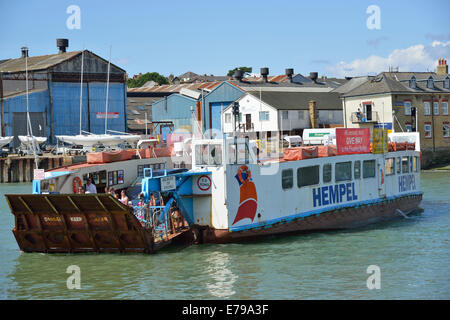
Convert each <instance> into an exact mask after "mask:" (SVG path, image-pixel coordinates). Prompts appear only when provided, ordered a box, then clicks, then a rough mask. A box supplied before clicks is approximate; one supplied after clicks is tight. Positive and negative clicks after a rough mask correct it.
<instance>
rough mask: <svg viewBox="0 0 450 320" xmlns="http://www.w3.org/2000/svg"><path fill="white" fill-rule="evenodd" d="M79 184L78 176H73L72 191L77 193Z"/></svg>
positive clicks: (80, 184)
mask: <svg viewBox="0 0 450 320" xmlns="http://www.w3.org/2000/svg"><path fill="white" fill-rule="evenodd" d="M81 186H82V182H81V179H80V178H79V177H75V178H73V181H72V188H73V193H78V189H79V188H80V187H81Z"/></svg>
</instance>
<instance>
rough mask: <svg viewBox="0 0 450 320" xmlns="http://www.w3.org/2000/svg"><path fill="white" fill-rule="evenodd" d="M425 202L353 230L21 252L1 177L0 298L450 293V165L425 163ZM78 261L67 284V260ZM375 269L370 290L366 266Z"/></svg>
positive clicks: (22, 188)
mask: <svg viewBox="0 0 450 320" xmlns="http://www.w3.org/2000/svg"><path fill="white" fill-rule="evenodd" d="M422 190H423V191H424V198H423V201H422V203H421V207H422V208H423V209H424V211H423V212H422V213H421V214H417V215H414V216H412V217H410V218H409V219H405V218H399V219H397V220H394V221H391V222H389V223H382V224H376V225H372V226H369V227H364V228H360V229H355V230H349V231H339V232H326V233H315V234H308V235H299V236H284V237H273V238H270V239H266V240H264V241H259V242H253V243H245V244H227V245H196V246H191V247H189V248H186V249H184V250H173V249H169V251H164V252H159V253H157V254H155V255H144V254H76V255H69V254H39V253H21V252H20V251H19V248H18V246H17V244H16V241H15V239H14V236H13V234H12V232H11V229H12V228H13V224H14V219H13V215H12V214H11V213H10V211H9V208H8V206H7V204H6V201H5V198H4V196H3V195H4V194H5V193H30V191H31V185H30V184H2V185H0V299H449V298H450V191H449V190H450V172H423V173H422ZM70 265H77V266H79V267H80V270H81V289H73V290H69V289H68V288H67V285H66V281H67V278H68V277H69V276H70V274H68V273H66V270H67V267H68V266H70ZM370 265H376V266H378V267H379V268H380V272H381V288H380V289H373V290H369V289H368V287H367V285H366V282H367V279H368V277H369V276H370V274H368V273H367V268H368V266H370Z"/></svg>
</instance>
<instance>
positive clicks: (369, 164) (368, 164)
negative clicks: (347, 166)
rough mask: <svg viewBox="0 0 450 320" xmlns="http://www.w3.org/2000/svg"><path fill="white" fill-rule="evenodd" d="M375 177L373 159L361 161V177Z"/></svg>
mask: <svg viewBox="0 0 450 320" xmlns="http://www.w3.org/2000/svg"><path fill="white" fill-rule="evenodd" d="M374 177H375V160H364V161H363V178H364V179H366V178H374Z"/></svg>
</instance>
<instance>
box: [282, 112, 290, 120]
mask: <svg viewBox="0 0 450 320" xmlns="http://www.w3.org/2000/svg"><path fill="white" fill-rule="evenodd" d="M281 119H283V120H287V119H289V111H281Z"/></svg>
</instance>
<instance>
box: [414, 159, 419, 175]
mask: <svg viewBox="0 0 450 320" xmlns="http://www.w3.org/2000/svg"><path fill="white" fill-rule="evenodd" d="M418 171H419V157H414V172H418Z"/></svg>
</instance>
